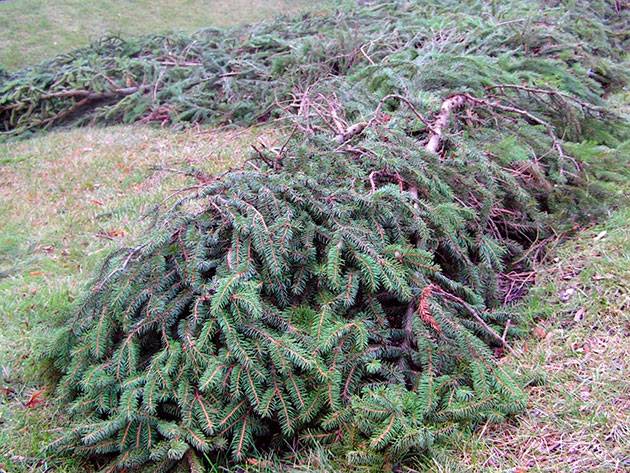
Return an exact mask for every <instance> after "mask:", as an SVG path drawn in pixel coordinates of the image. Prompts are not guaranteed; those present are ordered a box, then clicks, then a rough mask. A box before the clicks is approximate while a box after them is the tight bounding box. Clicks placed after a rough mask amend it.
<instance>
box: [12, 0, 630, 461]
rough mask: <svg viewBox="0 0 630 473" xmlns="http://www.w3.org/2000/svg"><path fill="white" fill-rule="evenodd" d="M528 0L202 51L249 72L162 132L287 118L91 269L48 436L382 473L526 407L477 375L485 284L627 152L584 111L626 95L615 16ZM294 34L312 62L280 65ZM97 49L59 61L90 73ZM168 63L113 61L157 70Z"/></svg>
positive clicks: (492, 330) (510, 385)
mask: <svg viewBox="0 0 630 473" xmlns="http://www.w3.org/2000/svg"><path fill="white" fill-rule="evenodd" d="M533 3H534V2H524V3H521V2H517V1H515V2H513V3H511V4H509V5H504V6H501V7H500V8H499V7H498V6H497V5H496V4H494V6H492V5H490V6H486V5H483V4H478V3H477V2H469V3H465V4H463V5H462V4H461V2H456V3H453V4H452V5H451V4H449V5H447V6H436V5H435V4H432V3H430V2H422V3H419V4H415V3H407V2H405V3H391V4H381V5H378V6H376V7H371V8H361V9H357V10H351V11H349V12H346V13H343V14H339V15H337V16H334V17H322V18H315V19H313V18H305V19H303V21H295V22H289V23H287V26H286V30H279V33H278V34H279V35H280V37H283V38H284V39H283V41H284V42H283V46H282V48H288V50H289V51H291V52H289V53H286V54H281V53H278V52H277V50H276V49H274V48H275V47H269V44H276V40H275V39H274V40H272V39H273V37H270V35H271V34H272V31H271V30H268V29H265V28H267V27H252V29H251V30H250V31H251V32H252V34H251V36H250V37H249V38H248V39H247V40H246V41H247V43H248V44H249V43H252V44H256V45H257V46H255V47H254V46H252V47H241V48H236V49H221V50H220V51H217V50H211V51H209V52H207V53H205V54H206V56H204V57H205V58H206V59H204V60H205V61H207V63H209V62H211V61H210V59H208V58H214V60H215V61H216V62H221V61H224V58H225V56H224V55H225V54H228V55H229V58H230V59H229V60H230V61H233V63H238V64H241V66H239V67H242V68H245V65H246V64H247V70H248V71H249V73H251V74H254V76H253V78H252V77H250V76H247V75H246V76H245V77H239V75H240V74H241V73H244V72H243V69H239V70H238V71H236V70H235V69H234V68H229V69H222V72H221V74H232V73H234V74H233V76H228V77H230V82H229V83H228V82H226V81H224V80H223V79H225V78H226V77H223V78H217V81H219V82H216V81H215V83H213V84H214V85H208V87H209V89H208V91H206V92H207V93H208V94H210V95H204V94H203V93H201V92H200V89H195V87H202V86H201V85H200V83H195V85H193V86H191V88H188V89H186V88H182V89H178V90H179V92H178V94H179V95H177V97H179V98H177V99H175V98H174V97H175V96H168V97H167V98H166V99H165V100H166V102H168V105H169V115H168V116H169V120H170V119H171V118H172V115H170V114H171V113H172V111H173V110H176V109H178V107H181V110H180V113H185V110H187V108H186V107H189V110H203V111H204V113H206V114H207V115H204V116H203V117H197V118H195V121H196V120H197V119H201V120H205V119H211V120H216V121H219V122H225V121H231V120H234V119H235V116H236V115H235V113H236V111H237V110H241V111H243V110H246V111H247V112H246V113H245V114H244V115H241V118H242V120H243V121H245V122H252V121H255V120H258V119H260V118H262V117H266V119H268V118H270V117H272V116H278V117H280V118H282V124H283V125H284V126H285V127H286V138H287V141H286V142H285V143H284V144H283V146H281V147H279V148H275V149H267V148H265V149H262V148H261V149H257V150H256V153H255V154H254V155H253V159H252V161H250V163H249V164H248V165H247V166H245V167H244V168H243V169H241V170H235V171H231V172H228V173H226V174H224V175H222V176H219V177H216V178H211V179H209V178H204V179H202V180H203V182H201V183H199V184H198V185H196V186H194V188H193V190H192V191H190V193H189V195H187V196H186V197H184V198H182V199H181V200H180V201H179V202H178V203H177V204H176V205H175V206H174V207H173V208H171V209H170V210H168V211H167V212H165V213H163V214H162V215H161V216H160V219H159V224H158V225H156V227H155V228H154V229H153V231H152V232H151V233H150V234H148V235H147V236H146V238H145V239H144V241H143V242H142V243H141V244H140V245H138V246H136V247H134V248H130V249H125V250H121V251H119V252H117V253H115V254H113V255H111V256H110V257H109V258H108V259H107V261H106V262H105V264H104V266H103V267H102V269H101V271H100V273H99V274H98V275H97V277H96V279H95V281H94V282H93V283H91V285H90V286H89V288H88V289H87V291H86V294H85V297H84V298H83V300H82V301H81V303H80V304H79V306H78V308H77V310H76V313H75V314H74V315H73V316H71V317H70V318H69V319H68V320H67V323H66V325H65V326H64V327H63V328H62V329H61V330H60V332H59V334H58V336H57V339H56V342H55V343H54V347H53V349H52V351H51V358H52V359H53V360H54V363H55V366H56V367H57V369H58V370H59V371H60V372H61V375H62V376H61V379H60V380H59V383H58V388H57V389H58V394H59V396H60V397H61V398H62V399H65V400H67V401H69V402H70V403H71V404H70V408H69V410H70V412H71V413H72V415H73V419H75V420H74V424H73V427H72V428H71V429H70V430H69V431H67V432H66V434H65V435H64V436H63V438H61V439H60V440H59V442H57V443H56V444H55V445H56V446H57V447H60V448H70V449H72V450H73V451H75V452H80V453H83V454H86V455H90V456H92V457H95V458H97V459H99V461H102V460H106V461H107V465H108V466H107V468H109V469H112V470H115V469H116V468H119V469H125V468H129V469H133V468H136V467H148V468H149V469H151V471H169V470H170V469H173V468H181V469H191V470H193V471H201V470H200V468H201V466H202V464H203V462H204V461H205V460H204V458H207V459H209V458H215V459H216V458H219V457H221V458H225V459H227V461H229V462H241V461H244V460H246V459H247V458H248V457H251V456H254V457H255V456H258V455H261V454H265V452H268V451H274V452H286V451H291V450H293V449H295V448H300V447H301V446H306V445H309V444H313V443H315V444H324V445H330V444H334V443H336V444H340V443H341V444H343V445H344V448H345V450H346V451H347V456H348V459H349V461H351V462H352V463H353V464H355V465H356V464H360V463H365V464H370V465H378V464H384V463H387V464H392V463H394V462H397V461H401V460H403V459H405V458H407V457H409V456H413V455H417V454H420V453H422V452H424V451H426V450H427V449H429V448H430V447H431V446H432V445H434V444H435V443H436V442H439V441H440V440H441V439H443V438H447V437H448V436H449V435H451V434H452V433H453V432H454V431H456V430H457V429H461V428H466V427H467V426H470V425H475V424H477V423H480V422H485V421H491V422H498V421H501V420H502V419H504V418H505V417H506V416H509V415H511V414H513V413H515V412H518V411H519V410H521V409H522V408H523V407H524V403H525V396H524V394H523V392H522V389H521V387H520V385H519V382H517V381H515V380H514V379H513V378H512V377H511V376H510V374H509V373H507V372H505V370H503V369H502V368H501V367H500V366H498V365H497V364H496V361H495V357H496V356H497V354H499V353H500V352H502V351H504V350H506V349H509V346H508V344H507V343H506V337H507V336H509V335H511V334H515V333H517V332H518V328H516V327H515V325H516V324H515V321H512V322H509V321H510V319H512V318H513V317H514V314H511V313H510V312H509V310H508V309H506V308H505V307H503V306H502V301H503V300H504V296H505V294H503V293H502V291H501V289H500V288H501V287H502V285H501V277H502V274H504V273H506V272H508V271H510V270H513V269H518V268H523V267H524V266H523V265H527V264H528V261H530V255H531V254H532V250H535V249H537V248H538V247H539V244H540V242H544V240H545V238H546V237H547V236H548V235H550V233H551V232H552V231H553V230H554V229H557V228H558V226H561V225H570V224H572V223H574V222H576V221H580V220H587V219H589V218H592V217H593V215H594V214H595V213H597V212H599V211H601V210H602V206H603V205H604V203H603V200H604V199H603V197H604V193H603V190H602V188H601V187H600V186H598V185H597V184H596V183H593V182H590V180H589V179H587V174H586V173H585V171H584V166H585V165H589V166H596V165H597V162H596V160H595V161H594V162H591V163H589V162H588V161H589V160H590V161H593V160H592V159H591V158H592V157H595V158H596V159H598V158H599V157H600V156H601V154H598V153H595V154H594V153H593V143H597V144H598V145H600V147H601V148H604V147H605V148H606V149H608V150H609V153H608V154H609V155H614V153H615V151H614V149H615V148H616V147H620V146H621V144H622V143H621V141H620V140H622V139H627V122H624V121H623V119H621V118H619V117H617V116H615V115H614V114H613V113H612V112H611V111H610V110H609V109H608V108H607V103H606V101H605V100H604V99H603V96H604V94H605V93H606V92H607V91H609V90H611V89H612V88H614V87H619V86H620V84H624V83H625V82H624V81H625V77H624V76H623V74H621V73H620V71H622V69H623V68H622V66H621V65H620V64H619V62H618V61H619V52H618V50H617V49H616V48H617V47H618V46H619V42H618V41H619V39H618V35H619V30H617V29H615V28H613V27H612V26H613V25H614V24H616V23H617V22H619V21H621V20H620V19H619V18H618V16H619V15H621V13H620V12H615V10H614V9H613V8H612V7H611V8H610V9H606V8H605V7H606V5H607V4H605V3H603V2H602V3H601V5H600V4H595V3H593V2H591V3H590V6H589V4H588V3H587V2H577V3H574V6H573V8H572V9H567V7H566V5H564V4H560V5H556V6H555V7H554V6H553V5H552V6H550V5H549V4H550V3H552V2H543V3H541V4H536V5H535V6H532V4H533ZM598 5H599V7H601V9H600V10H597V9H593V8H594V7H597V6H598ZM616 15H617V16H616ZM311 22H315V23H316V24H317V25H319V26H318V27H320V28H322V29H323V31H324V32H326V31H328V34H329V36H326V35H325V34H322V35H319V36H318V35H317V34H316V32H314V31H312V30H311V29H310V28H312V23H311ZM585 22H586V23H588V25H589V28H590V29H584V28H582V27H581V26H580V25H582V24H583V23H585ZM344 25H345V26H344ZM374 25H378V26H374ZM326 27H329V28H331V29H330V30H326ZM333 27H334V28H336V29H335V30H334V32H333V30H332V28H333ZM344 27H345V28H346V29H344ZM257 28H262V30H261V32H260V34H258V33H257ZM293 28H294V29H293ZM354 28H358V29H356V30H354ZM293 31H295V34H294V35H293V36H292V34H293V33H292V32H293ZM377 31H378V34H377V33H376V32H377ZM305 32H310V36H309V35H306V33H305ZM351 33H352V34H351ZM586 33H590V34H591V36H592V37H589V38H586V39H588V41H589V42H588V43H587V42H585V41H586V39H585V38H583V35H585V34H586ZM204 34H207V33H204ZM231 35H232V36H231ZM210 36H211V37H212V38H214V39H213V41H216V43H217V44H224V42H225V41H228V42H229V41H237V40H238V41H242V39H241V38H240V37H238V35H236V34H235V33H231V34H227V35H226V36H224V35H222V34H221V33H218V32H217V33H212V34H211V35H210ZM305 37H306V38H307V40H305V39H304V38H305ZM292 38H294V41H295V42H292V41H293V39H292ZM314 38H318V41H317V42H316V41H314ZM148 41H153V40H148ZM169 41H171V40H169ZM300 41H310V42H309V43H308V44H309V45H310V47H311V49H308V48H306V49H307V50H310V51H312V50H313V48H316V46H317V48H316V50H317V51H319V53H318V54H317V55H315V56H309V55H308V54H307V55H304V54H302V53H300V55H298V56H293V55H292V54H293V52H294V51H302V52H304V49H305V47H304V43H300ZM167 43H168V41H167ZM167 43H164V42H161V43H160V44H162V45H164V44H167ZM108 44H111V43H108ZM117 44H118V45H119V46H117V47H118V48H122V49H119V51H120V50H124V49H125V48H126V47H127V43H124V42H118V43H117ZM168 44H170V43H168ZM239 44H242V43H239ZM120 45H122V46H120ZM181 47H182V48H184V45H183V44H181ZM196 47H197V43H195V42H191V43H189V44H188V47H187V51H188V52H190V51H194V50H195V48H196ZM281 50H282V51H286V50H285V49H281ZM179 51H180V53H178V54H180V56H178V57H179V58H180V60H181V58H182V56H181V54H182V53H181V51H182V49H180V50H179ZM225 51H227V53H226V52H225ZM252 51H255V55H260V56H255V57H254V58H252V56H251V54H254V53H252ZM110 53H111V50H110V49H107V48H105V49H104V50H101V49H98V47H97V49H87V50H81V51H78V52H76V53H75V55H74V56H73V57H74V58H75V59H72V61H75V60H77V59H76V58H83V60H85V61H86V64H90V63H94V62H95V61H96V62H97V63H99V64H100V65H101V66H103V67H109V66H112V64H114V63H113V62H111V57H110V56H109V54H110ZM163 54H164V52H163V50H161V49H159V48H158V50H157V51H145V52H144V53H143V56H142V58H140V57H138V58H135V59H133V60H132V62H131V63H125V64H132V63H133V64H136V62H134V61H139V62H137V64H144V65H145V66H146V69H145V71H149V72H147V77H152V76H151V74H152V73H151V72H150V71H153V70H154V65H155V62H156V61H161V62H164V61H165V59H164V56H163ZM186 54H188V53H186ZM190 54H192V53H190ZM184 56H185V55H184ZM116 57H120V58H123V57H124V55H121V56H116ZM185 57H186V58H187V60H188V59H190V58H189V57H188V56H185ZM260 57H263V59H262V60H261V61H260V62H256V58H258V59H260ZM97 59H98V61H97ZM127 59H128V58H127ZM127 59H125V61H126V60H127ZM101 60H102V61H103V62H102V63H101V62H100V61H101ZM294 60H295V62H293V61H294ZM64 61H66V59H63V58H60V59H58V60H57V61H56V62H55V61H53V62H52V63H50V64H49V66H48V67H50V68H51V69H52V71H53V72H52V74H55V73H57V72H58V71H61V70H63V68H64V67H65V66H64V65H63V64H67V63H66V62H64ZM121 61H122V59H121ZM278 61H279V62H281V63H282V68H280V65H279V62H278ZM62 63H63V64H62ZM263 63H264V64H266V66H265V67H274V68H280V69H277V70H278V71H284V72H283V73H280V72H278V74H277V75H276V76H273V77H272V76H270V75H265V74H267V72H264V73H263V72H260V70H259V69H260V68H259V66H260V64H263ZM603 64H605V65H606V67H605V68H604V66H603ZM272 65H273V66H272ZM596 65H599V66H598V67H600V69H598V70H599V71H600V72H597V73H595V72H593V71H594V70H595V69H594V67H596ZM57 66H59V69H55V67H57ZM112 67H113V66H112ZM118 67H119V66H115V67H113V69H112V71H116V70H118V69H117V68H118ZM181 67H183V69H181ZM181 67H180V66H178V68H179V69H181V70H180V72H179V74H181V76H180V78H181V77H186V74H188V72H186V71H187V69H186V67H189V66H181ZM190 67H192V68H194V67H197V66H190ZM604 69H605V70H606V71H608V72H606V73H604V72H603V71H604ZM38 70H39V69H37V68H35V69H32V70H28V71H25V72H23V73H18V74H17V76H18V79H15V80H18V81H25V82H22V84H25V83H27V82H28V81H29V80H32V74H37V73H38V72H37V71H38ZM42 70H43V69H42ZM167 71H169V72H165V73H164V74H163V76H162V78H161V79H159V80H156V81H155V84H158V85H157V86H155V85H154V86H153V91H152V93H151V94H144V95H143V94H140V95H138V94H139V90H138V91H135V92H131V93H130V94H128V95H126V98H124V99H123V100H121V101H118V102H116V103H109V104H108V105H105V106H104V107H103V106H101V107H100V108H92V107H87V108H86V109H85V110H83V108H82V110H83V111H82V113H86V115H81V116H82V117H83V118H87V117H89V118H90V119H103V120H109V119H112V120H114V119H115V118H114V117H117V116H119V115H117V114H120V113H126V112H124V110H126V107H127V106H128V105H129V104H130V102H132V101H133V100H137V99H140V98H143V97H145V96H146V95H150V98H149V99H148V100H151V101H153V102H152V103H153V104H155V100H157V97H158V96H161V95H160V94H161V93H162V92H163V91H164V90H166V89H163V88H162V87H163V86H162V84H164V82H163V81H164V80H165V76H166V75H167V74H169V75H168V77H169V78H171V77H172V76H170V74H172V69H167ZM265 71H266V69H265ZM189 72H190V71H189ZM259 73H260V74H261V75H259V76H258V75H256V74H259ZM213 74H215V75H216V72H213ZM606 74H609V75H606ZM98 77H99V76H96V75H95V76H93V79H94V80H95V81H99V80H101V79H99V78H98ZM195 77H197V79H199V80H201V78H202V77H203V76H195ZM274 77H275V78H274ZM110 79H111V77H110ZM197 79H195V80H197ZM219 79H220V80H219ZM169 80H170V79H169ZM184 80H187V79H184ZM47 84H48V86H50V84H51V83H50V82H48V83H47ZM217 84H219V85H217ZM226 84H229V85H226ZM52 87H53V88H54V87H57V86H56V85H54V86H52ZM131 87H135V85H133V86H131ZM204 87H205V86H204ZM150 88H151V87H150ZM55 90H56V89H55ZM73 90H74V89H73ZM110 92H111V90H110ZM53 93H54V94H58V95H57V98H59V99H61V100H59V101H56V100H53V101H49V102H46V103H48V104H55V106H56V105H57V104H59V107H61V108H54V106H53V105H51V106H50V107H49V108H45V107H44V109H42V108H38V107H39V106H36V107H34V108H33V111H35V110H38V111H37V112H36V113H35V112H33V113H31V114H30V115H28V114H23V115H22V117H26V118H23V122H21V125H20V126H21V127H22V128H19V127H15V128H11V127H12V126H13V125H10V126H9V129H11V130H13V131H14V132H15V133H23V132H24V131H25V130H26V129H29V128H37V127H41V126H46V125H47V124H54V123H55V122H56V119H55V120H51V121H48V122H46V123H45V124H44V123H43V121H46V120H48V119H49V118H51V117H54V116H57V115H58V114H59V113H61V114H63V113H65V112H64V111H63V110H66V111H67V110H68V107H69V108H70V109H72V110H71V111H72V113H73V114H74V113H75V112H76V111H77V110H78V109H75V108H74V107H75V106H76V104H75V105H73V104H67V103H66V98H69V97H70V95H63V94H64V91H63V90H56V91H55V92H51V91H50V89H49V90H47V91H46V92H45V93H44V94H47V95H50V94H53ZM73 93H74V92H73ZM90 93H92V92H90ZM98 93H103V92H98ZM86 97H87V96H85V95H84V96H83V98H86ZM134 97H135V98H134ZM161 97H166V96H161ZM111 98H112V99H113V97H111ZM145 98H146V97H145ZM180 98H181V100H182V101H181V102H180V101H179V99H180ZM40 99H41V97H40V98H39V99H38V100H40ZM75 100H76V98H75ZM80 100H83V99H80ZM108 100H109V99H108ZM191 100H193V101H194V100H198V102H197V105H194V104H193V102H191ZM38 103H40V104H41V102H38ZM73 103H74V102H73ZM99 103H100V102H99ZM88 105H91V104H90V103H88V102H86V103H84V104H83V105H82V106H81V107H83V106H88ZM101 105H102V103H101ZM152 106H153V105H152ZM159 106H164V104H160V105H159ZM63 107H66V108H65V109H63ZM195 107H198V108H195ZM42 110H45V111H46V114H47V115H46V114H43V115H42V114H41V113H40V112H41V111H42ZM155 110H157V109H152V111H151V112H150V113H154V112H155ZM263 112H264V113H263ZM55 114H57V115H55ZM69 116H70V114H66V115H65V116H64V119H65V118H66V117H69ZM108 117H109V118H108ZM137 117H139V115H138V116H136V117H135V118H137ZM172 121H176V120H172ZM585 140H590V141H588V142H587V141H585ZM569 149H570V151H571V153H569V152H568V151H569ZM622 171H623V170H622ZM603 177H604V178H607V179H614V178H617V176H615V175H611V173H608V175H606V176H603Z"/></svg>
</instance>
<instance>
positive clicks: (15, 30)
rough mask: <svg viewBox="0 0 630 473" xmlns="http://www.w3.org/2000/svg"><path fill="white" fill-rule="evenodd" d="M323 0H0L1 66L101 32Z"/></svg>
mask: <svg viewBox="0 0 630 473" xmlns="http://www.w3.org/2000/svg"><path fill="white" fill-rule="evenodd" d="M322 3H323V1H322V0H315V1H308V0H168V1H166V0H159V1H156V0H98V1H86V0H57V1H53V2H51V1H46V0H5V1H0V68H4V69H8V70H14V69H17V68H20V67H23V66H26V65H29V64H34V63H37V62H39V61H43V60H45V59H48V58H50V57H51V56H54V55H56V54H60V53H63V52H65V51H68V50H70V49H73V48H76V47H80V46H85V45H87V44H89V43H90V41H92V40H94V39H96V38H99V37H101V36H103V35H105V34H120V35H138V34H152V33H163V32H167V31H180V30H181V31H188V32H191V31H195V30H198V29H201V28H205V27H209V26H229V25H236V24H239V23H249V22H253V21H256V20H261V19H264V18H269V17H272V16H274V15H278V14H291V13H296V12H298V11H301V10H304V9H305V8H308V7H313V6H315V5H321V4H322Z"/></svg>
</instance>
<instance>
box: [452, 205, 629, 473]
mask: <svg viewBox="0 0 630 473" xmlns="http://www.w3.org/2000/svg"><path fill="white" fill-rule="evenodd" d="M629 223H630V209H629V208H625V209H622V210H620V211H619V212H617V213H616V214H615V215H614V216H613V218H612V219H611V220H610V221H609V222H608V223H607V224H606V225H604V226H603V227H598V228H596V229H593V230H591V231H588V232H586V233H585V234H583V235H581V236H580V238H578V239H576V240H575V241H571V242H569V243H568V244H566V245H564V246H563V247H562V248H561V249H560V250H559V251H558V252H557V254H556V257H555V259H554V260H553V263H552V264H551V265H548V266H545V267H544V268H543V269H542V271H541V273H540V275H539V283H538V286H537V287H536V288H535V289H534V291H533V292H532V294H531V295H530V296H529V298H528V302H527V304H526V306H525V308H524V310H525V312H526V313H529V314H530V315H531V316H532V317H533V325H532V328H533V330H532V335H533V338H532V339H529V340H526V341H521V342H519V343H517V344H516V345H515V350H516V354H515V355H514V356H512V355H510V356H508V357H506V358H504V359H503V363H505V364H508V365H510V366H513V367H515V368H516V369H517V371H519V372H520V373H530V374H531V373H534V374H535V377H538V378H542V379H544V382H543V383H542V384H541V385H537V386H531V387H530V388H529V395H530V399H529V405H528V408H527V411H526V412H525V413H524V414H523V415H522V416H520V417H519V418H518V419H517V420H516V422H514V423H511V424H510V423H508V424H502V425H496V426H486V427H484V428H483V429H481V430H480V431H479V432H477V433H476V434H475V437H474V438H473V439H472V440H470V441H469V442H467V443H466V444H465V447H464V448H463V449H462V451H461V452H460V453H461V456H462V458H463V459H464V460H463V464H462V468H465V469H466V470H469V471H479V472H488V471H512V472H526V471H527V472H621V471H630V342H629V341H628V340H629V336H630V231H629V228H630V226H629ZM603 232H605V233H603ZM536 384H537V383H536Z"/></svg>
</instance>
